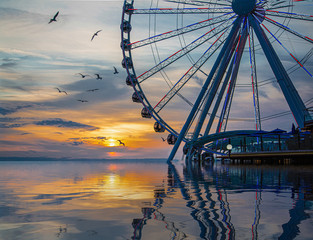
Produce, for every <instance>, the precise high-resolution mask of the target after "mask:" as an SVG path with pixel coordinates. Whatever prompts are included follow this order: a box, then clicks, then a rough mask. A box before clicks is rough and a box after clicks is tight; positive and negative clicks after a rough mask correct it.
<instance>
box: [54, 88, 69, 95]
mask: <svg viewBox="0 0 313 240" xmlns="http://www.w3.org/2000/svg"><path fill="white" fill-rule="evenodd" d="M56 89H58V91H59V93H62V92H63V93H65V94H66V95H67V92H65V91H62V90H60V89H59V88H56Z"/></svg>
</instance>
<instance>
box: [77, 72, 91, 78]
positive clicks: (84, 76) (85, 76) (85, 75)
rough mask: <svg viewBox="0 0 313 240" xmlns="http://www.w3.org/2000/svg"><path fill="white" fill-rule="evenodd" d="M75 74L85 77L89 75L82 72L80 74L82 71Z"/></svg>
mask: <svg viewBox="0 0 313 240" xmlns="http://www.w3.org/2000/svg"><path fill="white" fill-rule="evenodd" d="M77 74H79V75H80V76H82V78H85V77H86V76H90V75H88V74H86V75H84V74H82V73H77Z"/></svg>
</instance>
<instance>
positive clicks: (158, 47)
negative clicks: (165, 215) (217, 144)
mask: <svg viewBox="0 0 313 240" xmlns="http://www.w3.org/2000/svg"><path fill="white" fill-rule="evenodd" d="M161 5H162V6H161ZM310 9H312V5H311V3H310V2H308V1H298V0H293V1H292V0H286V1H284V0H281V1H280V0H267V1H265V0H167V1H159V0H151V2H149V1H138V5H137V2H135V0H125V2H124V6H123V13H122V22H121V48H122V52H123V60H122V66H123V67H124V68H125V69H126V72H127V78H126V84H127V85H129V86H132V87H133V89H134V93H133V95H132V100H133V102H137V103H141V104H142V105H143V108H142V111H141V116H142V117H143V118H152V117H153V118H154V119H155V124H154V130H155V131H156V132H164V131H165V130H166V131H168V132H169V135H168V138H167V141H168V143H169V144H175V146H174V148H173V151H172V157H173V156H174V155H175V153H176V151H177V149H178V147H179V145H180V143H181V141H185V142H190V141H196V140H197V139H199V138H200V137H203V136H207V135H210V134H212V133H220V132H224V131H226V129H227V128H228V127H230V126H231V125H232V124H233V123H234V122H237V123H238V122H239V121H241V122H243V124H242V126H243V128H244V129H247V128H248V129H254V130H261V129H262V122H263V121H266V120H268V119H273V118H276V117H282V116H286V115H288V114H290V115H292V116H293V118H294V121H295V124H297V125H298V126H299V127H300V128H301V127H303V126H304V124H305V122H306V121H308V120H311V119H312V117H311V116H310V113H309V110H308V108H309V107H310V106H309V105H310V104H312V102H313V101H312V98H310V97H308V96H309V95H308V94H307V92H306V91H312V90H313V88H312V86H313V84H312V81H313V76H312V74H313V67H312V64H311V63H312V61H311V56H312V55H313V45H312V44H313V38H312V37H311V36H310V34H311V32H312V30H313V28H312V21H313V15H312V14H310ZM311 35H312V34H311ZM310 81H311V82H310ZM264 86H267V87H269V88H270V90H266V91H265V90H263V89H262V88H263V87H264ZM273 86H274V87H273ZM278 93H280V95H281V99H283V100H284V104H285V105H284V106H282V107H281V106H279V107H276V108H275V101H276V100H275V99H276V94H278ZM266 94H271V95H272V96H271V98H266V97H265V103H264V104H262V101H261V100H262V97H263V98H264V95H266ZM260 95H262V96H261V97H260ZM300 95H305V96H306V99H305V101H303V100H302V98H301V97H300ZM273 96H275V97H273ZM273 101H274V102H273ZM277 101H280V100H277ZM280 104H281V103H280V102H279V105H280ZM270 105H271V107H273V109H276V112H275V113H272V114H271V115H270V114H269V115H268V116H264V114H262V111H263V107H265V108H268V109H269V106H270ZM261 106H262V108H261ZM234 109H235V110H234ZM238 109H239V110H240V111H238ZM261 109H262V111H261ZM277 109H283V110H285V111H282V110H280V112H277ZM231 110H232V112H231ZM233 112H234V114H233ZM248 112H250V115H249V114H248ZM265 112H266V111H265ZM232 115H234V117H232ZM233 125H234V124H233ZM170 158H171V157H170Z"/></svg>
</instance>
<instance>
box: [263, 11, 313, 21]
mask: <svg viewBox="0 0 313 240" xmlns="http://www.w3.org/2000/svg"><path fill="white" fill-rule="evenodd" d="M265 12H266V15H270V16H275V17H282V18H291V19H298V20H305V21H313V15H307V14H298V13H291V12H281V11H274V10H269V9H267V10H265Z"/></svg>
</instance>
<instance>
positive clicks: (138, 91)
mask: <svg viewBox="0 0 313 240" xmlns="http://www.w3.org/2000/svg"><path fill="white" fill-rule="evenodd" d="M128 2H129V1H127V0H125V2H124V5H125V4H126V3H128ZM131 3H132V4H133V3H134V0H132V1H131ZM125 15H127V14H126V11H125V8H123V14H122V16H123V17H122V22H123V21H124V19H125ZM131 15H132V14H130V15H129V22H130V19H131ZM290 19H291V18H290ZM290 19H289V21H290ZM277 31H279V30H277ZM121 36H122V41H123V40H124V39H125V38H124V33H123V30H121ZM182 36H184V35H182ZM127 39H128V40H130V32H128V33H127ZM122 50H123V60H125V59H126V57H127V54H126V50H125V49H124V45H123V46H122ZM128 56H129V57H130V58H131V57H132V55H131V51H129V54H128ZM131 61H132V58H131ZM126 65H127V63H126ZM125 69H126V71H127V75H128V77H130V76H131V73H130V71H129V68H128V67H126V68H125ZM131 71H132V72H133V73H134V75H135V76H136V74H135V69H134V66H132V67H131ZM132 86H133V89H134V90H135V93H136V94H137V95H138V96H139V98H140V100H141V103H142V104H143V106H144V108H146V109H147V110H148V111H149V113H150V114H151V116H152V117H153V118H154V119H155V120H156V121H157V122H158V123H159V124H161V125H162V126H163V127H164V128H165V129H166V130H167V131H168V132H170V133H171V134H174V135H176V136H178V132H177V131H175V130H174V129H173V128H171V127H170V126H169V125H168V124H167V123H166V121H164V120H163V118H162V117H161V116H159V114H158V112H156V111H155V110H154V108H153V107H152V105H151V104H150V102H149V100H148V98H147V97H146V95H145V93H144V91H143V90H142V88H141V86H140V84H134V83H133V82H132ZM141 96H142V98H141ZM183 140H184V141H189V140H188V139H186V138H184V139H183Z"/></svg>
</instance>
